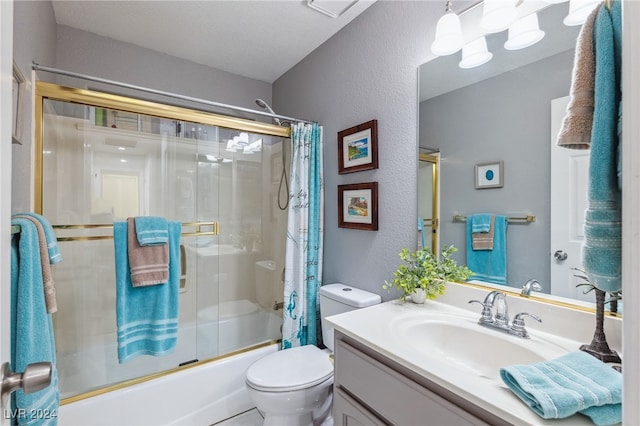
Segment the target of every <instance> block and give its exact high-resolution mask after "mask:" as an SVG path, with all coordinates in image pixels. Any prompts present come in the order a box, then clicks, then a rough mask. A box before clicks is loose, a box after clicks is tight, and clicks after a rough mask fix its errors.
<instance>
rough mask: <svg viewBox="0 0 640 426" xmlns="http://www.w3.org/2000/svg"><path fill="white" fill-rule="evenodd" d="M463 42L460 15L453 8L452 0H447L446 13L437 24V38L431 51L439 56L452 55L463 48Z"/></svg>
mask: <svg viewBox="0 0 640 426" xmlns="http://www.w3.org/2000/svg"><path fill="white" fill-rule="evenodd" d="M463 44H464V39H463V38H462V27H461V26H460V17H459V16H458V15H457V14H456V13H455V12H453V10H451V0H447V3H446V6H445V10H444V15H442V17H441V18H440V19H439V20H438V24H437V26H436V38H435V40H434V41H433V43H431V52H433V53H434V54H435V55H438V56H445V55H451V54H453V53H456V52H457V51H459V50H460V49H462V45H463Z"/></svg>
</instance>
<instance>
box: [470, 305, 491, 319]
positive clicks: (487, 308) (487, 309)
mask: <svg viewBox="0 0 640 426" xmlns="http://www.w3.org/2000/svg"><path fill="white" fill-rule="evenodd" d="M469 303H479V304H481V305H482V314H480V319H479V320H478V322H479V323H480V324H491V323H493V314H492V313H491V306H492V305H490V304H488V303H484V302H481V301H479V300H469Z"/></svg>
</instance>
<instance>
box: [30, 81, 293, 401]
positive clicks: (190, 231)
mask: <svg viewBox="0 0 640 426" xmlns="http://www.w3.org/2000/svg"><path fill="white" fill-rule="evenodd" d="M35 98H36V99H35V140H34V143H35V158H34V177H35V179H34V185H35V187H34V211H35V212H37V213H40V214H42V213H43V207H44V206H43V187H44V179H45V176H44V170H43V168H44V127H45V126H44V112H45V111H44V102H45V101H46V100H52V101H60V102H72V103H76V104H81V105H84V106H88V107H95V108H104V109H109V110H117V111H123V112H128V113H132V114H141V115H147V116H153V117H158V118H162V119H169V120H175V121H180V122H191V123H199V124H203V125H210V126H216V127H219V128H224V129H230V130H233V131H241V132H248V133H253V134H262V135H268V136H277V137H283V138H289V137H290V133H291V131H290V128H289V127H283V126H276V125H272V124H269V123H262V122H256V121H252V120H247V119H241V118H235V117H229V116H224V115H219V114H214V113H209V112H204V111H199V110H193V109H189V108H185V107H178V106H173V105H166V104H162V103H158V102H151V101H146V100H141V99H135V98H132V97H127V96H121V95H115V94H111V93H103V92H98V91H93V90H86V89H79V88H72V87H65V86H60V85H56V84H52V83H47V82H42V81H37V82H36V90H35ZM111 227H112V225H111V224H62V225H57V226H54V228H56V232H61V233H63V234H64V233H66V234H67V235H70V236H67V235H65V236H59V237H58V241H59V242H69V241H93V240H108V239H112V235H111V231H110V230H111ZM74 232H81V234H80V235H77V236H76V235H74V234H73V233H74ZM86 232H96V234H95V235H91V236H87V235H86ZM218 232H219V228H218V222H216V221H214V222H184V223H183V234H182V235H183V236H203V235H204V236H216V235H218ZM69 233H71V234H69ZM275 342H276V340H274V341H270V342H265V343H260V344H258V345H256V346H253V347H250V348H243V349H241V350H239V351H234V352H231V353H226V354H220V355H219V356H217V357H214V358H209V359H206V360H204V361H199V362H196V363H190V364H189V365H188V366H183V367H178V368H173V369H167V370H164V371H160V372H157V373H152V374H149V375H146V376H142V377H136V378H133V379H130V380H126V381H123V382H121V383H117V384H107V385H106V386H104V387H100V388H98V389H90V390H88V391H83V392H82V393H80V394H77V395H74V396H71V397H67V398H65V399H63V400H62V404H68V403H71V402H74V401H78V400H81V399H85V398H88V397H91V396H95V395H98V394H102V393H106V392H109V391H112V390H116V389H120V388H123V387H127V386H130V385H133V384H136V383H140V382H144V381H147V380H151V379H154V378H157V377H160V376H164V375H166V374H171V373H173V372H175V371H178V370H182V369H184V368H191V367H194V366H197V365H200V364H202V363H208V362H212V361H216V360H218V359H221V358H226V357H229V356H233V355H235V354H237V353H241V352H246V351H248V350H251V349H254V348H256V347H262V346H265V345H268V344H272V343H275Z"/></svg>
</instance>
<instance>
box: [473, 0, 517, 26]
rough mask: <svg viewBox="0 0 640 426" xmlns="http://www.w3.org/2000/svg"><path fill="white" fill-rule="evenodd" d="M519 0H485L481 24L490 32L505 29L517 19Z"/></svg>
mask: <svg viewBox="0 0 640 426" xmlns="http://www.w3.org/2000/svg"><path fill="white" fill-rule="evenodd" d="M517 3H518V0H484V6H483V9H482V20H481V21H480V26H481V27H482V28H484V30H485V31H487V32H488V33H497V32H500V31H504V30H506V29H507V28H509V26H510V25H511V24H512V23H513V22H514V21H515V20H516V18H517V16H518V11H517V10H516V4H517Z"/></svg>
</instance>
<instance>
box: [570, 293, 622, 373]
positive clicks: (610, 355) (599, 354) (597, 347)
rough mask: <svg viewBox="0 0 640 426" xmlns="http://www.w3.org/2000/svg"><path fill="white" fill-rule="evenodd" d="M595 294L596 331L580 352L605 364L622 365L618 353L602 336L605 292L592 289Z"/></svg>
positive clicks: (581, 347)
mask: <svg viewBox="0 0 640 426" xmlns="http://www.w3.org/2000/svg"><path fill="white" fill-rule="evenodd" d="M593 289H594V290H595V292H596V331H595V333H594V334H593V340H591V343H589V344H588V345H582V346H580V350H581V351H584V352H586V353H588V354H591V355H593V356H594V357H596V358H598V359H599V360H600V361H602V362H606V363H609V362H611V363H622V359H620V356H618V353H617V352H616V351H614V350H612V349H611V348H609V344H608V343H607V338H606V336H605V335H604V304H605V296H606V292H604V291H602V290H598V289H597V288H595V287H594V288H593Z"/></svg>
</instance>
